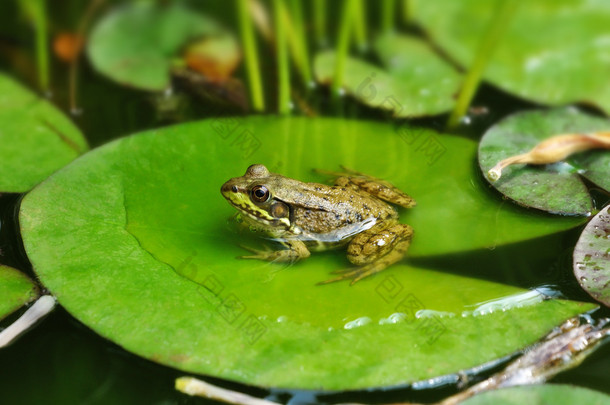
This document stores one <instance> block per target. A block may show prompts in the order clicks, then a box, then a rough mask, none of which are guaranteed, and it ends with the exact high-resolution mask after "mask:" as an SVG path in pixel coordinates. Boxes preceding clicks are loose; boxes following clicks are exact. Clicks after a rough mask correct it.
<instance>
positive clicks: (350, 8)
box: [331, 0, 358, 101]
mask: <svg viewBox="0 0 610 405" xmlns="http://www.w3.org/2000/svg"><path fill="white" fill-rule="evenodd" d="M357 2H358V0H345V2H344V3H343V12H342V13H341V22H340V25H339V37H338V39H337V57H336V62H335V72H334V76H333V82H332V86H331V93H332V98H333V99H334V100H335V101H336V100H338V99H339V97H340V96H341V88H342V86H343V75H344V73H345V72H344V71H345V61H346V59H347V54H348V52H349V43H350V33H351V31H352V24H353V21H354V12H355V10H356V8H357V4H356V3H357Z"/></svg>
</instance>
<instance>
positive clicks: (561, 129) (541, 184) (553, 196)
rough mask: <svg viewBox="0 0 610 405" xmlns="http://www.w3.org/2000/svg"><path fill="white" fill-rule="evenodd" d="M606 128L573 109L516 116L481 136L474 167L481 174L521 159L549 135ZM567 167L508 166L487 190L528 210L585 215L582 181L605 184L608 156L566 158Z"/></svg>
mask: <svg viewBox="0 0 610 405" xmlns="http://www.w3.org/2000/svg"><path fill="white" fill-rule="evenodd" d="M608 127H610V121H608V120H607V119H604V118H598V117H593V116H590V115H587V114H584V113H581V112H579V111H578V110H576V109H573V108H559V109H554V110H548V111H527V112H520V113H517V114H514V115H512V116H510V117H508V118H506V119H504V120H502V121H500V122H499V123H497V124H496V125H494V126H493V127H491V128H490V129H489V130H488V131H487V132H486V133H485V135H483V138H482V139H481V143H480V145H479V165H480V167H481V170H482V171H483V173H484V174H485V173H487V172H488V171H489V169H491V168H492V167H493V166H495V165H496V164H497V163H498V162H500V161H501V160H503V159H505V158H508V157H510V156H515V155H519V154H521V153H526V152H528V151H529V150H531V149H532V148H533V147H534V146H536V145H537V144H538V143H540V142H541V141H543V140H544V139H547V138H549V137H551V136H553V135H559V134H565V133H586V132H593V131H600V130H605V129H607V128H608ZM568 162H569V163H564V162H558V163H554V164H549V165H524V164H517V165H511V166H508V167H506V168H504V169H503V170H502V177H500V179H499V180H497V181H494V182H492V183H491V184H492V185H493V186H494V187H495V188H496V189H498V191H500V192H501V193H502V194H504V195H505V196H507V197H509V198H511V199H512V200H514V201H515V202H517V203H518V204H521V205H524V206H527V207H533V208H538V209H541V210H544V211H548V212H551V213H557V214H568V215H590V214H591V212H592V211H593V203H592V201H591V196H590V194H589V191H588V190H587V187H586V186H585V184H584V183H583V181H582V179H581V176H583V177H589V178H591V180H592V181H598V182H599V183H601V184H604V183H606V182H608V179H607V178H608V173H610V153H609V152H608V151H593V152H590V151H587V152H581V153H580V154H578V155H574V156H573V157H570V158H569V159H568ZM571 163H572V164H571ZM604 173H605V174H604Z"/></svg>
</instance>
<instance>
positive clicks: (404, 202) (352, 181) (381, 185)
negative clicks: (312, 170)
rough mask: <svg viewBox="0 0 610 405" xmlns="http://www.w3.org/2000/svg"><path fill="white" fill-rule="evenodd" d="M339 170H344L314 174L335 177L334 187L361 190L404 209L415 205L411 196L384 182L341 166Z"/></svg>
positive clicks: (318, 171) (322, 171)
mask: <svg viewBox="0 0 610 405" xmlns="http://www.w3.org/2000/svg"><path fill="white" fill-rule="evenodd" d="M341 168H342V169H343V170H345V172H344V173H341V172H331V171H325V170H316V172H317V173H322V174H327V175H331V176H337V178H336V179H335V181H334V185H335V186H339V187H349V188H353V189H356V190H362V191H365V192H367V193H368V194H370V195H372V196H375V197H377V198H379V199H382V200H384V201H387V202H389V203H392V204H396V205H400V206H401V207H405V208H411V207H414V206H415V204H416V203H415V200H414V199H413V198H412V197H411V196H409V195H408V194H406V193H405V192H403V191H402V190H400V189H399V188H397V187H395V186H394V185H393V184H391V183H389V182H387V181H385V180H381V179H378V178H375V177H372V176H369V175H366V174H363V173H360V172H357V171H355V170H351V169H347V168H346V167H344V166H341Z"/></svg>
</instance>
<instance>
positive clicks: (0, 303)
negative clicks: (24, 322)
mask: <svg viewBox="0 0 610 405" xmlns="http://www.w3.org/2000/svg"><path fill="white" fill-rule="evenodd" d="M0 297H1V298H0V319H2V318H4V317H5V316H7V315H10V314H11V313H12V312H14V311H16V310H17V309H19V308H21V307H22V306H23V305H25V304H27V303H28V302H30V301H33V300H34V299H36V298H37V297H38V288H37V287H36V285H34V283H33V282H32V280H30V279H29V278H28V277H27V276H26V275H25V274H23V273H22V272H20V271H19V270H15V269H13V268H11V267H7V266H2V265H0Z"/></svg>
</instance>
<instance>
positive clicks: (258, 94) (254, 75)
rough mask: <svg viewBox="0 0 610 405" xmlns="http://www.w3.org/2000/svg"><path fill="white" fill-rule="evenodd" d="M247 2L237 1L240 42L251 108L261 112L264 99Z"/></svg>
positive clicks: (244, 0)
mask: <svg viewBox="0 0 610 405" xmlns="http://www.w3.org/2000/svg"><path fill="white" fill-rule="evenodd" d="M248 1H249V0H238V1H237V8H238V18H239V26H240V28H241V40H242V43H243V47H244V56H245V58H244V59H245V64H246V70H247V72H248V83H249V85H250V98H251V101H252V108H253V109H254V110H255V111H263V110H264V109H265V98H264V95H263V84H262V77H261V70H260V63H259V60H258V51H257V49H256V38H255V37H254V28H253V27H252V20H251V18H250V12H249V9H248Z"/></svg>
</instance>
